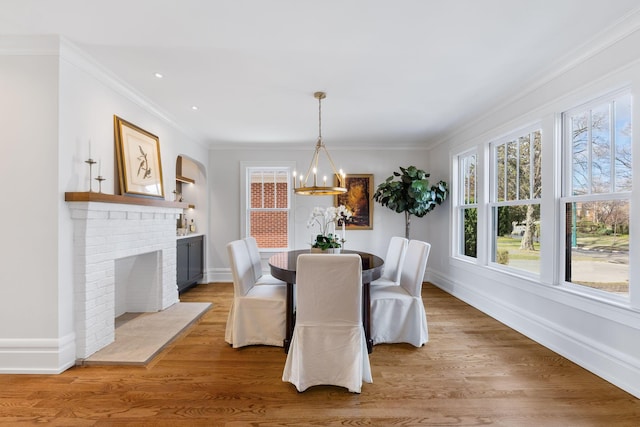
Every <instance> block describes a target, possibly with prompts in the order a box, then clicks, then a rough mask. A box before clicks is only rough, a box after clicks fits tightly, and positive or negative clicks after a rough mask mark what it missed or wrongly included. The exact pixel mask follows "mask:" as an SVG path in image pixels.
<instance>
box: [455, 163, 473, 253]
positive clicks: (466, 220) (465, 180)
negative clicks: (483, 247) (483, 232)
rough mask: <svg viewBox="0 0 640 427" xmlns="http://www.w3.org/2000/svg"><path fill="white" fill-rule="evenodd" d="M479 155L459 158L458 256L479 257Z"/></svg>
mask: <svg viewBox="0 0 640 427" xmlns="http://www.w3.org/2000/svg"><path fill="white" fill-rule="evenodd" d="M476 169H477V155H476V153H475V152H474V153H467V154H462V155H460V156H458V194H457V195H458V200H457V203H456V204H457V210H458V230H460V231H459V233H458V234H459V242H458V249H457V250H458V254H459V255H464V256H468V257H472V258H477V257H478V200H477V198H476V194H477V180H476V173H477V170H476Z"/></svg>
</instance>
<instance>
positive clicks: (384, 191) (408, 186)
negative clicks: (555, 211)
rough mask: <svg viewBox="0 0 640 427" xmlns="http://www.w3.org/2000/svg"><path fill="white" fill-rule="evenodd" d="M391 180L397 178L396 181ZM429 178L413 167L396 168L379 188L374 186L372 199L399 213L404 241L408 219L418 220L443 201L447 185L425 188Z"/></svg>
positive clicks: (423, 172) (407, 236)
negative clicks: (398, 169) (402, 222)
mask: <svg viewBox="0 0 640 427" xmlns="http://www.w3.org/2000/svg"><path fill="white" fill-rule="evenodd" d="M395 178H399V179H398V180H397V181H396V180H395ZM427 178H429V174H428V173H426V172H425V171H423V170H421V169H417V168H416V167H415V166H409V167H408V168H403V167H400V172H393V175H392V176H390V177H389V178H387V179H386V180H385V181H384V182H383V183H382V184H380V185H378V188H377V189H376V192H375V193H374V195H373V199H374V200H375V201H376V202H378V203H380V204H381V205H382V206H386V207H388V208H389V209H391V210H393V211H395V212H398V213H402V212H404V219H405V237H406V238H407V239H408V238H409V227H410V225H411V215H415V216H417V217H418V218H422V217H423V216H425V215H426V214H428V213H429V212H431V211H432V210H433V209H435V207H436V206H437V205H440V204H442V202H444V201H445V200H446V199H447V195H448V194H449V189H448V188H447V183H446V182H444V181H438V183H437V184H436V185H431V186H430V185H429V180H428V179H427Z"/></svg>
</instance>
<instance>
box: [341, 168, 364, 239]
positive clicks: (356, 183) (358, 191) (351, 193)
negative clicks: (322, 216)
mask: <svg viewBox="0 0 640 427" xmlns="http://www.w3.org/2000/svg"><path fill="white" fill-rule="evenodd" d="M336 181H337V178H336ZM336 185H338V183H337V182H336ZM345 185H346V187H347V192H346V193H344V194H339V195H337V196H334V204H335V206H340V205H345V206H346V207H347V208H348V209H349V210H350V211H351V212H352V213H353V216H352V217H351V221H349V222H348V223H347V227H346V228H347V229H348V230H372V229H373V175H372V174H349V175H347V176H346V178H345Z"/></svg>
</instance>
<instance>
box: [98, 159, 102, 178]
mask: <svg viewBox="0 0 640 427" xmlns="http://www.w3.org/2000/svg"><path fill="white" fill-rule="evenodd" d="M98 176H102V160H98Z"/></svg>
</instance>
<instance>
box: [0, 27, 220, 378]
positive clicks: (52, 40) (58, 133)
mask: <svg viewBox="0 0 640 427" xmlns="http://www.w3.org/2000/svg"><path fill="white" fill-rule="evenodd" d="M0 75H1V78H0V93H2V96H1V97H0V124H1V125H2V130H3V137H2V140H3V141H2V143H1V144H0V177H2V178H3V182H4V183H5V189H4V192H3V194H4V195H3V198H4V199H5V204H4V205H3V206H5V209H3V210H2V213H1V214H0V215H2V216H1V217H0V218H2V223H3V224H4V229H3V238H2V242H3V245H1V247H0V251H1V252H0V259H1V260H2V261H1V262H2V268H1V269H0V289H1V290H0V292H1V297H0V372H14V373H21V372H38V373H55V372H61V371H62V370H64V369H66V368H67V367H69V366H71V365H73V364H74V363H75V344H74V340H75V338H74V322H73V274H72V273H73V265H72V250H73V232H72V230H73V229H72V224H71V220H70V217H69V208H68V206H67V203H66V202H64V193H65V192H67V191H87V190H88V189H89V179H88V167H87V165H86V164H85V163H84V161H85V160H86V159H87V157H88V146H89V139H91V143H92V157H94V158H95V159H99V160H101V162H102V174H103V175H104V176H105V177H106V178H107V181H105V182H104V183H103V187H102V189H103V192H105V193H111V194H113V193H114V188H115V187H114V184H115V180H114V176H115V173H114V171H115V163H114V135H113V115H114V114H115V115H118V116H120V117H122V118H124V119H125V120H128V121H130V122H132V123H135V124H136V125H138V126H140V127H142V128H143V129H145V130H148V131H149V132H151V133H153V134H155V135H157V136H158V137H159V139H160V152H161V157H162V160H161V161H162V166H163V178H164V186H165V187H164V190H165V198H166V199H167V200H173V194H172V193H171V192H172V191H173V190H174V188H175V160H176V157H177V156H178V154H186V155H188V156H189V157H190V158H192V159H194V160H195V161H198V162H199V163H200V164H202V165H203V167H204V168H206V167H207V163H208V157H207V150H206V148H205V146H204V145H202V144H200V143H198V141H197V140H196V139H195V138H194V137H192V136H190V135H188V134H187V133H186V132H184V131H182V130H180V129H179V128H178V127H177V126H176V125H175V124H173V123H172V122H171V121H170V120H168V119H167V118H166V117H165V116H164V115H163V114H162V112H159V111H156V110H154V109H153V108H152V107H151V106H150V104H149V103H147V102H146V100H144V99H143V98H142V97H140V96H139V95H138V94H137V93H136V92H135V91H133V90H131V89H130V88H128V87H127V86H126V85H124V84H122V82H119V81H118V80H117V79H115V78H114V77H113V76H112V75H111V74H110V73H109V72H108V71H107V70H104V69H102V68H101V67H100V66H99V65H98V64H97V63H95V62H93V61H92V60H91V58H88V57H86V56H85V55H84V54H83V53H82V52H81V51H80V50H78V49H77V48H75V47H74V46H73V45H71V44H69V43H67V42H65V41H64V40H63V41H60V40H58V38H57V37H42V38H37V37H36V38H33V37H30V38H24V37H15V38H12V37H2V38H0ZM94 171H96V169H94ZM94 176H95V175H94ZM93 189H94V190H97V183H94V185H93ZM203 193H205V195H204V196H203V197H205V202H203V203H202V204H201V207H200V209H203V210H204V211H205V212H206V209H207V205H208V203H207V202H206V192H203ZM203 216H205V217H206V213H205V214H204V215H203ZM203 227H204V229H203V230H202V231H204V232H206V223H204V221H203Z"/></svg>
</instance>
